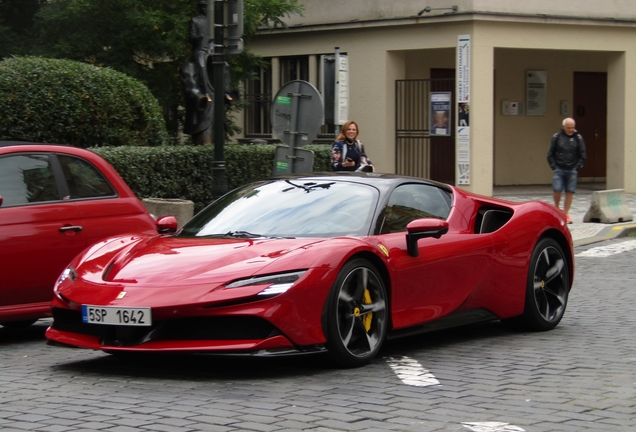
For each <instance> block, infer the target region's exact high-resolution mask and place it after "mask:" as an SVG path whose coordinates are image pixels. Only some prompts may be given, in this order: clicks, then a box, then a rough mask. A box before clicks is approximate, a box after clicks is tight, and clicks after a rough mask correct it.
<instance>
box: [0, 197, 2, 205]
mask: <svg viewBox="0 0 636 432" xmlns="http://www.w3.org/2000/svg"><path fill="white" fill-rule="evenodd" d="M0 207H2V196H0Z"/></svg>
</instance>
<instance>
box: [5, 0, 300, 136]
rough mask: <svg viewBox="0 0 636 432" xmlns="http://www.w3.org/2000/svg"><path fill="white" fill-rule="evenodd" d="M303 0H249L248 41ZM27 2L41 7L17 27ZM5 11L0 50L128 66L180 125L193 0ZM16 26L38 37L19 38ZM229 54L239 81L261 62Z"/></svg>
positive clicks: (16, 6)
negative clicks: (25, 42)
mask: <svg viewBox="0 0 636 432" xmlns="http://www.w3.org/2000/svg"><path fill="white" fill-rule="evenodd" d="M210 1H212V0H210ZM298 1H299V0H245V2H244V3H245V13H244V16H245V25H244V29H245V31H244V33H245V36H244V39H245V40H246V43H248V42H249V39H250V38H252V37H254V36H255V35H256V32H257V29H259V28H273V27H279V26H282V25H284V24H283V18H284V17H285V16H289V14H292V13H300V12H301V11H302V5H300V4H299V2H298ZM22 5H24V8H26V6H27V5H30V6H31V7H36V9H37V12H33V13H31V12H30V13H29V14H27V15H28V17H33V16H34V18H29V19H27V18H24V19H25V23H23V24H21V25H22V27H20V26H19V25H17V24H16V23H14V20H15V19H16V17H17V16H24V17H27V15H21V14H20V13H19V12H20V8H22ZM9 6H11V7H9ZM5 11H6V13H7V15H6V17H5V18H2V17H3V16H4V13H5ZM29 11H31V9H29ZM9 12H11V13H9ZM24 12H26V9H25V10H24ZM0 14H3V15H0V49H2V47H3V44H4V45H5V46H7V49H6V50H3V51H0V58H1V57H3V56H6V55H7V54H29V55H40V56H46V57H53V58H65V59H71V60H77V61H82V62H86V63H91V64H94V65H97V66H107V67H110V68H112V69H115V70H118V71H120V72H123V73H125V74H127V75H130V76H132V77H134V78H137V79H139V80H140V81H142V82H143V83H145V84H146V85H147V86H148V88H149V89H150V90H151V92H152V93H153V94H154V95H155V97H156V98H157V99H158V100H159V102H160V103H161V105H162V106H163V107H164V117H165V118H166V121H167V125H168V129H169V130H170V131H171V133H173V134H174V133H176V132H177V129H178V124H179V120H180V118H181V116H182V115H183V114H182V112H181V111H180V110H179V109H178V107H179V106H180V105H182V104H183V94H182V90H181V82H180V79H179V67H180V66H181V64H182V63H183V62H185V61H186V60H187V58H188V57H189V55H190V44H189V41H188V24H189V20H190V18H192V17H194V16H196V15H197V2H196V0H54V1H45V0H0ZM12 17H13V18H12ZM7 21H11V23H10V24H7ZM14 24H15V25H14ZM17 28H21V29H22V30H21V31H22V32H23V33H25V34H29V35H31V37H32V38H34V39H35V40H37V43H30V44H29V46H23V45H20V46H18V44H17V40H19V39H20V38H19V37H17V36H18V32H17V30H16V29H17ZM3 35H4V37H3ZM230 57H232V58H230V59H229V60H230V63H231V67H232V78H233V80H234V81H236V82H240V81H241V80H243V79H245V78H246V77H248V76H249V74H250V73H251V72H252V70H253V69H254V67H255V66H256V65H257V64H258V58H257V57H256V56H253V55H251V54H250V53H249V52H245V53H243V54H240V55H236V56H230Z"/></svg>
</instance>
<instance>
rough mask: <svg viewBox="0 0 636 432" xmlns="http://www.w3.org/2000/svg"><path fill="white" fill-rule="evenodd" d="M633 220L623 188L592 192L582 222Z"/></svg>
mask: <svg viewBox="0 0 636 432" xmlns="http://www.w3.org/2000/svg"><path fill="white" fill-rule="evenodd" d="M631 220H634V216H633V215H632V212H631V211H630V210H629V208H628V207H627V204H626V202H625V189H610V190H604V191H594V192H592V204H591V206H590V209H589V210H588V211H587V213H585V216H584V217H583V222H601V223H617V222H628V221H631Z"/></svg>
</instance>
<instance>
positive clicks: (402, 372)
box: [387, 356, 440, 387]
mask: <svg viewBox="0 0 636 432" xmlns="http://www.w3.org/2000/svg"><path fill="white" fill-rule="evenodd" d="M387 363H388V364H389V366H390V367H391V369H393V372H395V374H396V375H397V377H398V378H399V379H400V380H402V382H403V383H404V384H406V385H412V386H417V387H428V386H438V385H440V382H439V381H438V380H437V378H435V375H433V374H432V373H430V372H429V371H428V370H426V369H424V368H423V367H422V365H421V364H419V363H418V362H417V360H414V359H412V358H410V357H407V356H402V357H387Z"/></svg>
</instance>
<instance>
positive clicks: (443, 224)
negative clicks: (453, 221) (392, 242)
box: [406, 219, 448, 257]
mask: <svg viewBox="0 0 636 432" xmlns="http://www.w3.org/2000/svg"><path fill="white" fill-rule="evenodd" d="M447 232H448V222H447V221H445V220H442V219H415V220H414V221H411V222H410V223H409V224H408V225H407V226H406V248H407V250H408V252H409V255H411V256H412V257H416V256H418V255H419V252H418V249H417V241H418V240H419V239H423V238H426V237H435V238H440V237H441V236H443V235H444V234H446V233H447Z"/></svg>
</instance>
